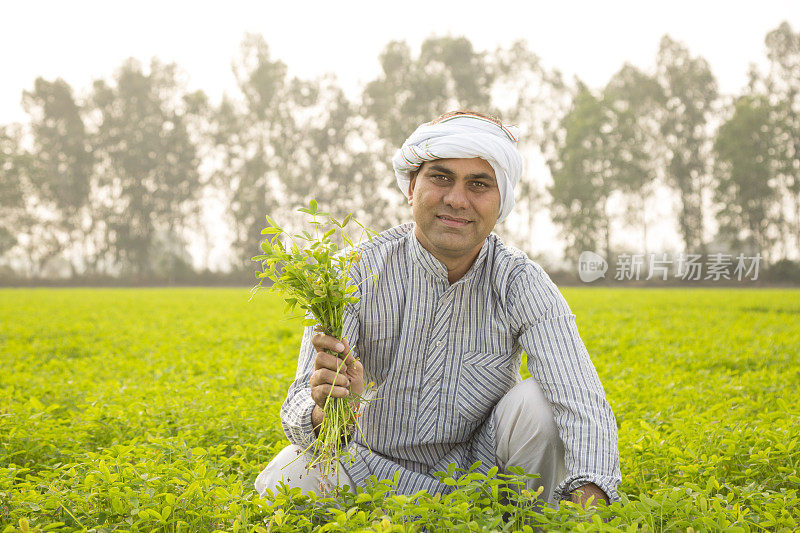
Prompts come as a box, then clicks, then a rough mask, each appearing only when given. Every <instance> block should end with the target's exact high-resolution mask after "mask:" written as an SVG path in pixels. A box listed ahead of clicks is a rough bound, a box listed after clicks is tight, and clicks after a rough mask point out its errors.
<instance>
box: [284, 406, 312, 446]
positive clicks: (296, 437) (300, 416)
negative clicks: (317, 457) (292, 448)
mask: <svg viewBox="0 0 800 533" xmlns="http://www.w3.org/2000/svg"><path fill="white" fill-rule="evenodd" d="M298 396H299V395H298ZM295 401H296V402H297V403H296V405H294V406H292V415H293V416H292V419H293V420H292V421H291V423H287V422H286V421H285V419H284V418H283V417H281V419H282V420H283V421H284V424H283V432H284V433H285V434H286V438H287V439H288V440H289V442H291V443H292V444H296V445H297V446H300V447H301V448H303V449H306V448H308V447H309V446H311V445H312V444H314V441H315V440H317V436H316V434H314V424H313V423H312V422H311V413H312V412H313V411H314V406H315V405H316V404H315V403H314V400H313V399H312V398H311V395H310V394H309V395H308V396H302V397H298V398H296V400H295Z"/></svg>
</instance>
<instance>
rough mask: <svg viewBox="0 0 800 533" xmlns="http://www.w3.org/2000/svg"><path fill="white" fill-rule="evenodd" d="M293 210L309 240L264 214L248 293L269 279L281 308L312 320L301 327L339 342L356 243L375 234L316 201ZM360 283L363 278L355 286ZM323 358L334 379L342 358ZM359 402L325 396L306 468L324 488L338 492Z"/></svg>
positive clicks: (350, 295) (350, 296) (352, 398)
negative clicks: (332, 363) (332, 364)
mask: <svg viewBox="0 0 800 533" xmlns="http://www.w3.org/2000/svg"><path fill="white" fill-rule="evenodd" d="M298 211H299V212H301V213H305V214H306V215H308V216H309V217H310V220H309V224H311V225H312V226H313V228H314V235H313V236H312V235H311V233H309V232H308V231H305V230H304V231H303V232H301V233H296V234H294V235H292V234H290V233H287V232H286V231H284V230H283V228H281V227H280V226H278V224H276V223H275V221H274V220H272V219H271V218H270V217H269V215H267V223H268V224H269V226H268V227H266V228H264V230H263V231H262V232H261V234H262V235H265V234H266V235H271V237H270V239H269V242H266V241H265V242H263V243H261V250H262V251H263V252H264V253H263V254H261V255H257V256H255V257H253V261H258V262H260V263H261V266H262V270H261V271H257V272H256V277H257V278H259V281H258V284H257V285H256V286H255V287H253V294H255V292H256V291H258V289H259V288H261V284H262V282H263V281H264V279H265V278H266V279H269V280H270V281H271V282H272V285H271V289H272V290H273V291H277V292H279V293H281V294H282V295H283V297H284V301H285V302H286V304H287V309H295V308H296V307H299V308H300V309H303V310H304V311H305V312H306V313H307V314H311V315H313V318H308V319H306V321H305V324H306V325H309V324H311V325H315V326H316V330H317V331H321V332H322V333H324V334H325V335H329V336H331V337H335V338H337V339H342V334H343V331H342V329H343V322H344V312H345V306H347V305H348V304H351V303H356V302H357V301H358V300H357V298H356V297H355V296H353V293H354V292H355V291H356V290H357V285H354V284H352V283H351V279H350V270H351V268H352V267H353V265H355V264H356V263H357V262H358V261H359V260H360V252H359V251H358V244H360V243H361V239H362V238H363V237H364V236H366V237H367V238H368V239H369V240H372V236H373V235H375V232H373V231H372V230H370V229H368V228H366V227H364V226H363V225H362V224H361V223H359V222H358V221H357V220H355V219H354V218H353V217H352V214H349V215H347V216H346V217H345V219H344V220H343V221H342V222H339V221H338V220H336V219H335V218H333V217H332V216H331V215H330V213H324V212H320V211H318V210H317V201H316V200H311V202H310V203H309V204H308V207H307V208H306V207H301V208H300V209H298ZM318 217H326V218H327V221H328V222H327V223H323V222H320V221H319V220H317V218H318ZM350 222H353V223H354V224H356V225H358V226H359V227H360V228H361V235H360V237H359V242H358V243H354V242H353V240H352V238H351V237H350V236H349V235H348V234H347V232H346V231H345V227H346V226H347V225H348V223H350ZM281 236H286V237H288V239H289V240H290V241H291V244H290V245H287V244H284V243H283V242H282V241H281V239H280V237H281ZM336 237H339V238H340V239H341V242H343V243H344V244H346V245H347V248H344V249H340V248H339V246H338V245H337V244H336V242H335V241H334V239H335V238H336ZM366 279H369V278H365V279H364V280H362V282H361V283H363V281H366ZM328 353H330V354H332V355H335V356H337V357H339V358H340V361H341V364H340V365H339V366H338V367H337V369H336V372H337V375H338V373H339V372H340V371H341V370H342V369H343V368H344V366H345V361H344V358H345V357H346V355H347V354H338V353H335V352H333V351H330V350H328ZM331 391H333V388H331ZM362 401H365V400H364V398H363V397H362V396H359V395H355V394H351V395H350V396H349V397H347V398H334V397H331V396H330V393H329V395H328V398H327V400H326V402H325V407H324V413H325V416H324V418H323V420H322V426H321V427H320V429H319V436H318V437H317V439H316V441H315V442H314V445H313V446H314V453H313V458H312V460H311V461H310V462H309V468H312V467H315V466H317V467H318V468H319V469H320V472H321V473H322V480H323V484H324V485H326V486H327V488H330V487H338V484H337V483H336V481H331V480H338V474H339V461H352V455H351V453H350V449H349V446H348V443H349V442H350V440H351V439H352V437H353V436H354V435H355V434H356V433H358V434H360V432H361V428H360V426H359V424H358V419H357V416H356V413H357V411H358V408H359V405H360V403H361V402H362Z"/></svg>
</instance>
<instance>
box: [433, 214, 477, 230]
mask: <svg viewBox="0 0 800 533" xmlns="http://www.w3.org/2000/svg"><path fill="white" fill-rule="evenodd" d="M436 218H438V219H439V220H441V221H442V222H443V223H444V224H445V225H446V226H450V227H452V228H460V227H463V226H466V225H467V224H469V223H470V222H472V221H471V220H467V219H465V218H458V217H451V216H447V215H436Z"/></svg>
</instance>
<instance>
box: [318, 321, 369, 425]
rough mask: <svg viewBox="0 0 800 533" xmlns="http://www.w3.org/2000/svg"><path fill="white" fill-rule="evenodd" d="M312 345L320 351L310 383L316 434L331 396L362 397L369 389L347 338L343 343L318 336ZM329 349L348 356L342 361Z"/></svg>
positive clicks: (323, 335) (361, 367)
mask: <svg viewBox="0 0 800 533" xmlns="http://www.w3.org/2000/svg"><path fill="white" fill-rule="evenodd" d="M311 344H312V345H313V346H314V349H315V350H316V351H317V356H316V358H315V359H314V372H313V373H312V374H311V380H310V383H311V398H312V399H313V400H314V403H315V404H316V405H315V406H314V411H313V412H312V414H311V422H312V424H313V426H314V429H315V431H316V430H317V427H318V426H319V425H320V424H322V418H323V408H324V407H325V402H326V401H327V400H328V396H330V397H332V398H346V397H348V396H349V395H350V394H351V393H352V394H353V395H356V396H361V395H362V394H364V391H365V390H366V387H365V386H364V367H363V366H362V365H361V361H358V360H357V359H356V358H355V356H354V355H353V353H352V352H351V351H350V346H349V345H348V343H347V339H344V340H342V341H340V340H338V339H336V338H334V337H330V336H328V335H325V334H323V333H317V334H316V335H314V337H313V338H312V339H311ZM325 350H331V351H333V352H336V353H340V354H347V355H346V356H345V357H343V358H339V357H337V356H335V355H331V354H329V353H327V352H326V351H325ZM337 370H338V375H337Z"/></svg>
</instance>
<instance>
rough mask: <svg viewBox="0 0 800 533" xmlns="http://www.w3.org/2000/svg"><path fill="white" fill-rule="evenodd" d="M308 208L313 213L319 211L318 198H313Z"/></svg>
mask: <svg viewBox="0 0 800 533" xmlns="http://www.w3.org/2000/svg"><path fill="white" fill-rule="evenodd" d="M308 208H309V209H311V214H315V213H316V212H317V200H316V199H314V198H312V199H311V201H310V202H308Z"/></svg>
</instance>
